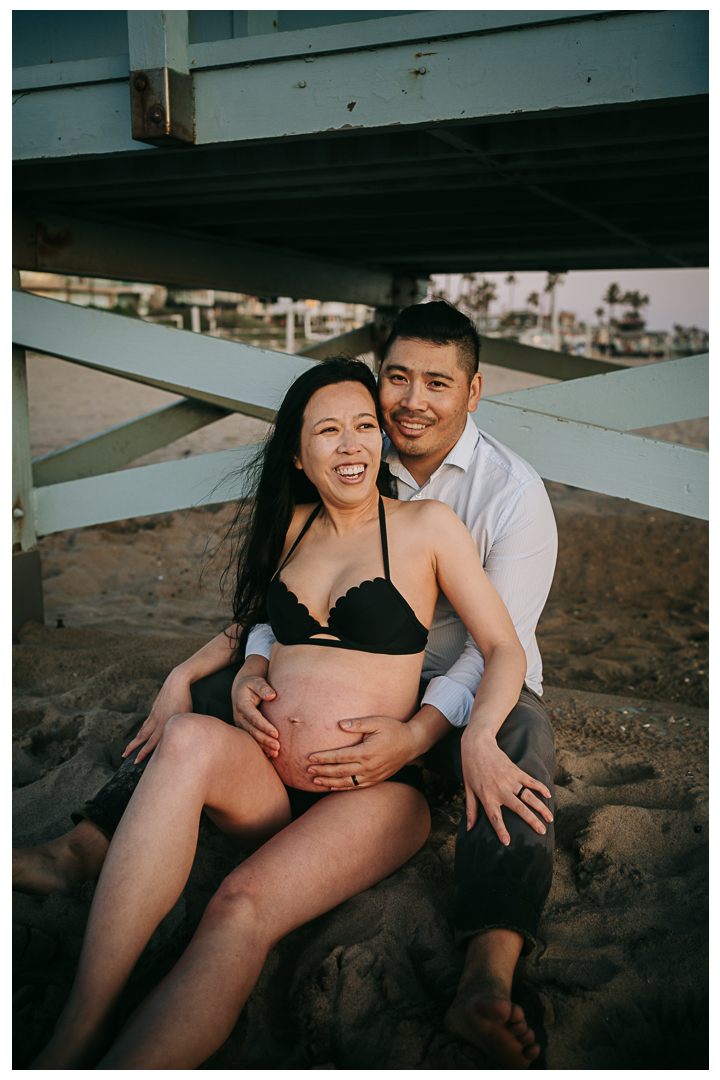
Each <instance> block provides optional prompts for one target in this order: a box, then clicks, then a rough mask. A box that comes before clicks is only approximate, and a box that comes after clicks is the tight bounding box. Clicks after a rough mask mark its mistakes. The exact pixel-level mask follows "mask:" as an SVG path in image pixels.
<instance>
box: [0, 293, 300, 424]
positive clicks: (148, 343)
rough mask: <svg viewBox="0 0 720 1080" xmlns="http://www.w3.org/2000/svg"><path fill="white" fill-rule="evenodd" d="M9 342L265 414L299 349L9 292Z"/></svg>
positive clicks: (294, 369) (296, 368) (294, 368)
mask: <svg viewBox="0 0 720 1080" xmlns="http://www.w3.org/2000/svg"><path fill="white" fill-rule="evenodd" d="M13 342H14V343H15V344H16V345H21V346H23V347H24V348H26V349H32V350H34V351H35V352H42V353H47V354H48V355H50V356H59V357H60V358H61V359H63V360H70V361H72V362H73V363H75V364H81V365H84V366H85V367H90V368H95V369H96V370H98V371H107V372H109V373H110V374H112V375H121V376H122V377H123V378H125V379H131V380H133V381H135V382H141V383H145V384H146V385H148V386H157V387H159V388H160V389H161V390H169V391H170V392H171V393H174V394H181V395H186V396H188V397H192V398H195V399H197V400H199V401H207V402H209V404H211V405H219V406H220V407H221V408H225V409H230V410H233V411H235V412H241V413H244V414H245V415H247V416H256V417H259V418H260V419H261V420H272V419H273V418H274V416H275V411H276V410H277V408H278V406H279V404H280V402H281V401H282V398H283V395H284V394H285V391H286V390H287V388H288V386H289V385H290V383H291V382H292V380H293V379H294V378H296V377H297V376H298V375H299V374H300V373H301V372H302V371H306V370H307V369H308V368H309V367H311V366H312V360H306V359H304V358H303V357H300V356H293V355H288V354H287V353H279V352H275V351H274V350H272V349H261V348H258V347H256V346H254V345H243V344H240V343H239V342H235V341H225V340H223V339H222V338H215V337H208V336H206V335H205V334H193V333H191V332H189V331H186V332H184V331H181V330H176V329H174V328H172V327H168V326H161V325H160V324H158V323H146V322H143V321H142V320H140V319H128V318H126V317H125V316H122V315H113V314H109V313H108V312H103V311H94V310H91V309H90V308H84V307H79V306H78V305H76V304H68V303H65V302H64V301H62V300H49V299H47V298H46V297H43V296H34V295H33V294H32V293H26V292H18V291H14V292H13Z"/></svg>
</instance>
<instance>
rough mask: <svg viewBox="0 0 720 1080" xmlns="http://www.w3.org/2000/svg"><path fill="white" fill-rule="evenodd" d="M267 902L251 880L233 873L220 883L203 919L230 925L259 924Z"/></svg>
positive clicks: (246, 925)
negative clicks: (251, 883)
mask: <svg viewBox="0 0 720 1080" xmlns="http://www.w3.org/2000/svg"><path fill="white" fill-rule="evenodd" d="M264 907H266V903H264V902H263V899H262V898H261V897H260V896H259V895H257V890H255V889H253V888H252V887H251V885H250V883H249V881H245V880H244V879H243V877H242V876H238V875H236V874H231V875H230V876H229V877H227V878H225V880H224V881H223V882H222V884H221V885H220V888H219V889H218V890H217V892H216V893H215V895H214V896H213V898H212V900H211V901H210V903H209V904H208V906H207V908H206V909H205V915H204V917H203V921H204V922H206V923H210V924H215V925H217V924H222V925H230V926H238V927H239V926H243V927H250V926H256V927H257V926H259V925H260V923H261V921H262V920H261V916H262V914H263V908H264Z"/></svg>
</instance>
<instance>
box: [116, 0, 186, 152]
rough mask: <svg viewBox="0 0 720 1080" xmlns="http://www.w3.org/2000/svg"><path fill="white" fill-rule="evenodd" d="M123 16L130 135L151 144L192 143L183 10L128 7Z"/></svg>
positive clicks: (184, 12) (184, 15)
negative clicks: (125, 24)
mask: <svg viewBox="0 0 720 1080" xmlns="http://www.w3.org/2000/svg"><path fill="white" fill-rule="evenodd" d="M127 21H128V46H129V65H130V108H131V115H132V137H133V139H137V140H139V141H140V142H144V143H150V145H152V146H167V145H173V144H177V143H179V144H182V143H194V142H195V108H194V101H193V81H192V76H191V75H190V74H189V72H188V56H187V48H188V13H187V11H180V10H178V9H172V10H167V11H156V10H148V9H147V8H140V9H136V8H131V9H129V10H128V13H127Z"/></svg>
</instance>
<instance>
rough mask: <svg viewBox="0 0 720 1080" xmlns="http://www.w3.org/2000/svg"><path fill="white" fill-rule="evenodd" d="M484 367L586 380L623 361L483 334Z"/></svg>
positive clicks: (607, 371) (615, 368)
mask: <svg viewBox="0 0 720 1080" xmlns="http://www.w3.org/2000/svg"><path fill="white" fill-rule="evenodd" d="M480 343H481V347H480V370H481V371H482V368H483V364H492V365H493V366H494V367H504V368H510V369H511V370H513V371H527V372H528V373H529V374H531V375H546V376H547V377H548V378H549V379H582V378H585V377H586V376H588V375H602V374H606V373H609V372H616V371H622V370H624V368H622V367H621V365H620V364H611V363H609V362H608V361H607V360H593V359H592V358H591V357H589V356H571V355H570V353H562V352H555V351H554V350H553V349H538V348H536V346H534V345H522V344H521V343H520V342H519V341H510V340H509V339H508V338H495V337H488V336H487V335H486V334H481V335H480Z"/></svg>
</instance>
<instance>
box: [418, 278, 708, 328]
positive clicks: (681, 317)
mask: <svg viewBox="0 0 720 1080" xmlns="http://www.w3.org/2000/svg"><path fill="white" fill-rule="evenodd" d="M482 277H486V278H487V279H488V280H489V281H494V282H495V285H496V292H497V295H498V299H497V300H496V301H495V302H494V303H493V304H492V305H491V307H490V314H491V315H499V314H501V313H502V312H503V311H508V310H510V308H511V306H512V307H514V308H516V309H521V308H525V307H527V304H526V297H527V296H528V294H529V293H531V292H538V293H542V291H543V289H544V288H545V281H546V276H545V274H544V273H530V272H524V271H518V272H516V274H515V277H516V278H517V283H516V285H515V287H514V298H512V303H511V287H510V286H508V285H506V284H505V278H506V277H507V274H505V273H502V274H484V275H483V274H478V278H480V279H482ZM433 280H434V281H435V283H436V287H437V288H440V289H444V290H445V292H446V293H447V295H448V299H450V300H455V299H457V297H458V295H459V294H460V292H461V290H462V279H461V276H460V274H436V275H435V277H434V279H433ZM613 281H616V282H617V283H618V285H619V286H620V289H621V291H622V292H626V291H630V292H632V291H634V290H635V289H639V290H640V292H642V293H643V295H645V296H649V297H650V304H649V305H648V306H647V307H645V308H643V318H644V319H645V320H646V322H647V327H648V329H649V330H672V328H673V324H674V323H680V324H681V325H682V326H697V327H699V329H701V330H709V272H708V270H706V269H687V270H571V271H570V272H569V273H567V274H565V275H564V276H563V279H562V283H561V284H559V285H558V287H557V305H558V310H560V311H574V312H575V314H576V315H577V318H578V320H580V321H582V322H586V323H588V324H591V323H597V318H596V316H595V314H594V312H595V308H597V307H604V308H606V315H605V317H606V318H607V305H606V304H604V303H603V300H602V298H603V296H604V294H605V292H606V290H607V287H608V285H610V284H611V282H613ZM544 310H547V308H544ZM621 310H622V309H621V308H619V307H618V308H616V309H615V315H616V317H617V316H618V315H620V313H621Z"/></svg>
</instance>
